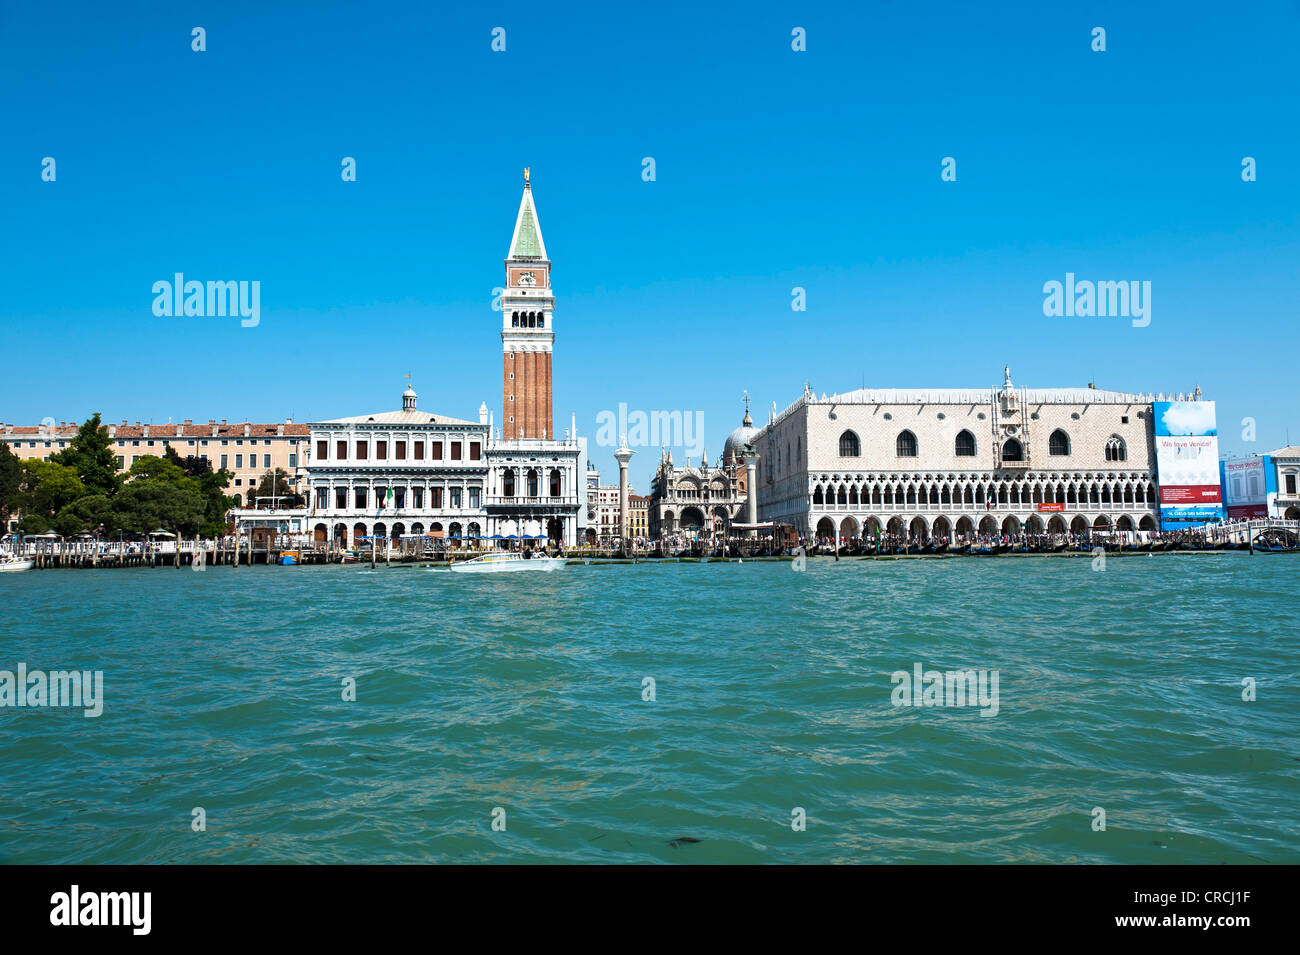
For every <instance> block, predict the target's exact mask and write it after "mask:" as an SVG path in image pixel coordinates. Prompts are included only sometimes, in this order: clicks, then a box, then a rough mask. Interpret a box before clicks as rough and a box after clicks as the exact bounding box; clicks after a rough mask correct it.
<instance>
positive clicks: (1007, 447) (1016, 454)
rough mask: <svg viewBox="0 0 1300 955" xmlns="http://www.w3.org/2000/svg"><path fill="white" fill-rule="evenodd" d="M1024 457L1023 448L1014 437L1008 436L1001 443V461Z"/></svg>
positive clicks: (1018, 459) (1017, 459) (1022, 458)
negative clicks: (1005, 440)
mask: <svg viewBox="0 0 1300 955" xmlns="http://www.w3.org/2000/svg"><path fill="white" fill-rule="evenodd" d="M1024 459H1025V449H1024V448H1022V447H1021V446H1020V442H1019V441H1017V440H1016V439H1015V438H1008V439H1007V443H1006V444H1004V445H1002V460H1003V461H1023V460H1024Z"/></svg>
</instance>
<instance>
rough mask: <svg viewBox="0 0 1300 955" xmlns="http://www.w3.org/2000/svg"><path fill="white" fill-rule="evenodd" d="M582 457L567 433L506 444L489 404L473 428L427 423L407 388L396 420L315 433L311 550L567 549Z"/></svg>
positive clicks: (316, 427) (441, 418)
mask: <svg viewBox="0 0 1300 955" xmlns="http://www.w3.org/2000/svg"><path fill="white" fill-rule="evenodd" d="M582 457H583V454H582V448H581V446H580V442H579V441H578V439H577V438H575V437H574V436H573V434H572V432H570V433H568V434H566V436H565V437H564V438H563V439H560V440H540V439H521V440H514V441H509V440H502V439H501V438H500V437H499V435H498V434H496V433H495V432H494V429H493V425H492V421H491V418H490V416H489V414H488V411H487V407H486V405H484V406H482V407H481V408H480V410H479V420H478V421H477V422H473V421H466V420H462V419H458V418H450V417H447V416H445V415H437V414H430V413H428V412H425V411H420V410H419V409H418V407H417V403H416V394H415V392H414V391H413V390H412V389H410V388H408V389H407V390H406V392H405V394H404V395H403V396H402V410H401V411H389V412H381V413H377V414H373V415H360V416H356V417H348V418H338V419H335V420H332V421H319V422H314V423H313V424H312V425H311V441H310V445H309V449H308V458H307V483H308V487H309V507H310V517H309V520H308V525H309V527H310V528H311V530H312V534H313V537H314V538H315V539H316V540H317V541H319V542H324V541H326V540H332V541H334V542H336V543H337V544H340V545H347V546H353V545H355V543H356V542H357V541H358V540H359V539H361V538H363V537H372V536H373V537H381V538H385V537H386V538H394V539H402V538H406V539H412V538H416V537H428V536H431V537H433V538H442V539H461V540H479V541H486V540H490V539H492V538H493V536H494V535H497V534H499V535H501V536H502V537H503V538H508V537H510V536H515V537H523V536H525V535H526V536H529V537H536V536H538V535H545V536H546V537H547V538H548V539H549V540H550V541H551V542H553V543H563V544H566V545H569V544H573V543H575V542H576V541H577V540H578V521H579V510H580V504H581V502H582V500H583V495H584V492H583V488H582V485H581V482H580V481H579V480H578V467H579V463H580V458H582ZM584 463H585V462H584ZM390 488H391V489H392V496H391V497H390V496H389V494H388V491H389V489H390Z"/></svg>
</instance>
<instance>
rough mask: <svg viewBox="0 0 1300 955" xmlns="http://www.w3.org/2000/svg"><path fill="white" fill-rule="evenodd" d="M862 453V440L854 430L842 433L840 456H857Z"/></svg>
mask: <svg viewBox="0 0 1300 955" xmlns="http://www.w3.org/2000/svg"><path fill="white" fill-rule="evenodd" d="M860 454H862V442H860V441H859V440H858V436H857V435H856V434H854V433H853V432H852V431H845V432H844V433H843V434H842V435H840V457H842V458H856V457H858V456H859V455H860Z"/></svg>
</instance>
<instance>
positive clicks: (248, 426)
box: [244, 424, 253, 438]
mask: <svg viewBox="0 0 1300 955" xmlns="http://www.w3.org/2000/svg"><path fill="white" fill-rule="evenodd" d="M252 433H253V426H252V425H251V424H245V425H244V437H246V438H247V437H248V436H249V435H250V434H252Z"/></svg>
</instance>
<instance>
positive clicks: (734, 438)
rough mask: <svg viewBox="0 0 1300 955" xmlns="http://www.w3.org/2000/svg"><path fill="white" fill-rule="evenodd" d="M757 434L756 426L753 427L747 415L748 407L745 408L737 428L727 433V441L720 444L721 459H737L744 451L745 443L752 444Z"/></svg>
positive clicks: (752, 421)
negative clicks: (743, 418)
mask: <svg viewBox="0 0 1300 955" xmlns="http://www.w3.org/2000/svg"><path fill="white" fill-rule="evenodd" d="M757 436H758V428H755V427H754V420H753V419H752V418H751V417H750V416H749V409H748V408H746V409H745V420H744V421H742V422H741V423H740V427H739V428H737V429H736V430H735V431H733V432H731V434H729V435H727V443H726V444H724V445H723V446H722V460H723V461H727V460H730V459H732V458H735V459H736V460H737V461H739V460H740V456H741V454H743V453H744V451H745V445H747V444H753V443H754V438H756V437H757Z"/></svg>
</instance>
